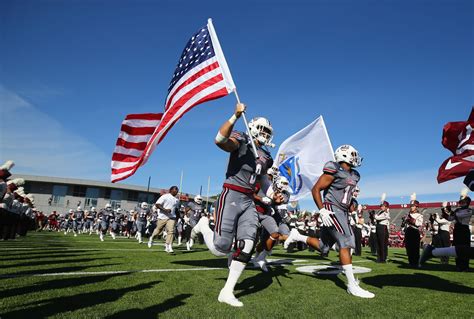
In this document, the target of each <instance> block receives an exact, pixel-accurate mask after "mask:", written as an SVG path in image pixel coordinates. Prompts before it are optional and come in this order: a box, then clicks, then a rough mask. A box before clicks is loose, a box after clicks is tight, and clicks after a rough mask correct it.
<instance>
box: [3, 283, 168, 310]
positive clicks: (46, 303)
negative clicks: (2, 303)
mask: <svg viewBox="0 0 474 319" xmlns="http://www.w3.org/2000/svg"><path fill="white" fill-rule="evenodd" d="M160 282H161V281H153V282H150V283H146V284H140V285H135V286H131V287H126V288H121V289H106V290H99V291H94V292H88V293H82V294H77V295H73V296H67V297H57V298H51V299H46V300H41V301H34V302H31V303H27V304H24V305H22V306H23V307H24V308H26V309H21V310H14V311H10V312H5V313H3V314H2V318H3V317H4V318H32V317H34V318H45V317H48V316H53V315H58V314H60V313H64V312H68V311H75V310H78V309H82V308H89V307H92V306H95V305H99V304H103V303H107V302H115V301H117V300H119V299H120V298H122V297H123V296H124V295H125V294H126V293H128V292H137V291H140V290H144V289H149V288H152V287H153V286H154V285H156V284H158V283H160ZM38 303H41V304H40V305H38ZM71 318H72V316H71Z"/></svg>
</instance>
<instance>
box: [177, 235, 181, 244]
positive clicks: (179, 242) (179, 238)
mask: <svg viewBox="0 0 474 319" xmlns="http://www.w3.org/2000/svg"><path fill="white" fill-rule="evenodd" d="M178 245H181V236H178Z"/></svg>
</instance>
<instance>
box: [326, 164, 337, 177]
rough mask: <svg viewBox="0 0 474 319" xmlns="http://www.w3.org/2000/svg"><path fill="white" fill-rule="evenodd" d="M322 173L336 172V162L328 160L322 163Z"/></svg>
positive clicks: (330, 173)
mask: <svg viewBox="0 0 474 319" xmlns="http://www.w3.org/2000/svg"><path fill="white" fill-rule="evenodd" d="M323 173H325V174H329V175H334V174H336V173H337V164H336V162H333V161H330V162H327V163H326V164H324V167H323Z"/></svg>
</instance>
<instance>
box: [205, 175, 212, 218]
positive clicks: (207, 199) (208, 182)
mask: <svg viewBox="0 0 474 319" xmlns="http://www.w3.org/2000/svg"><path fill="white" fill-rule="evenodd" d="M210 187H211V176H209V177H208V178H207V195H206V212H207V213H209V212H208V211H207V206H208V205H209V188H210Z"/></svg>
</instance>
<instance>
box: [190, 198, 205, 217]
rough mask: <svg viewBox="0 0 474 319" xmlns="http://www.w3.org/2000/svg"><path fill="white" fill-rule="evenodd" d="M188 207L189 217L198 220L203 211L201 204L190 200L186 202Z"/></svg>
mask: <svg viewBox="0 0 474 319" xmlns="http://www.w3.org/2000/svg"><path fill="white" fill-rule="evenodd" d="M188 207H189V208H190V209H191V210H190V211H189V212H188V213H189V219H191V220H193V221H195V222H198V221H199V219H200V218H201V216H202V213H203V212H204V209H203V207H202V205H199V204H196V203H195V202H191V203H189V204H188Z"/></svg>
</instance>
